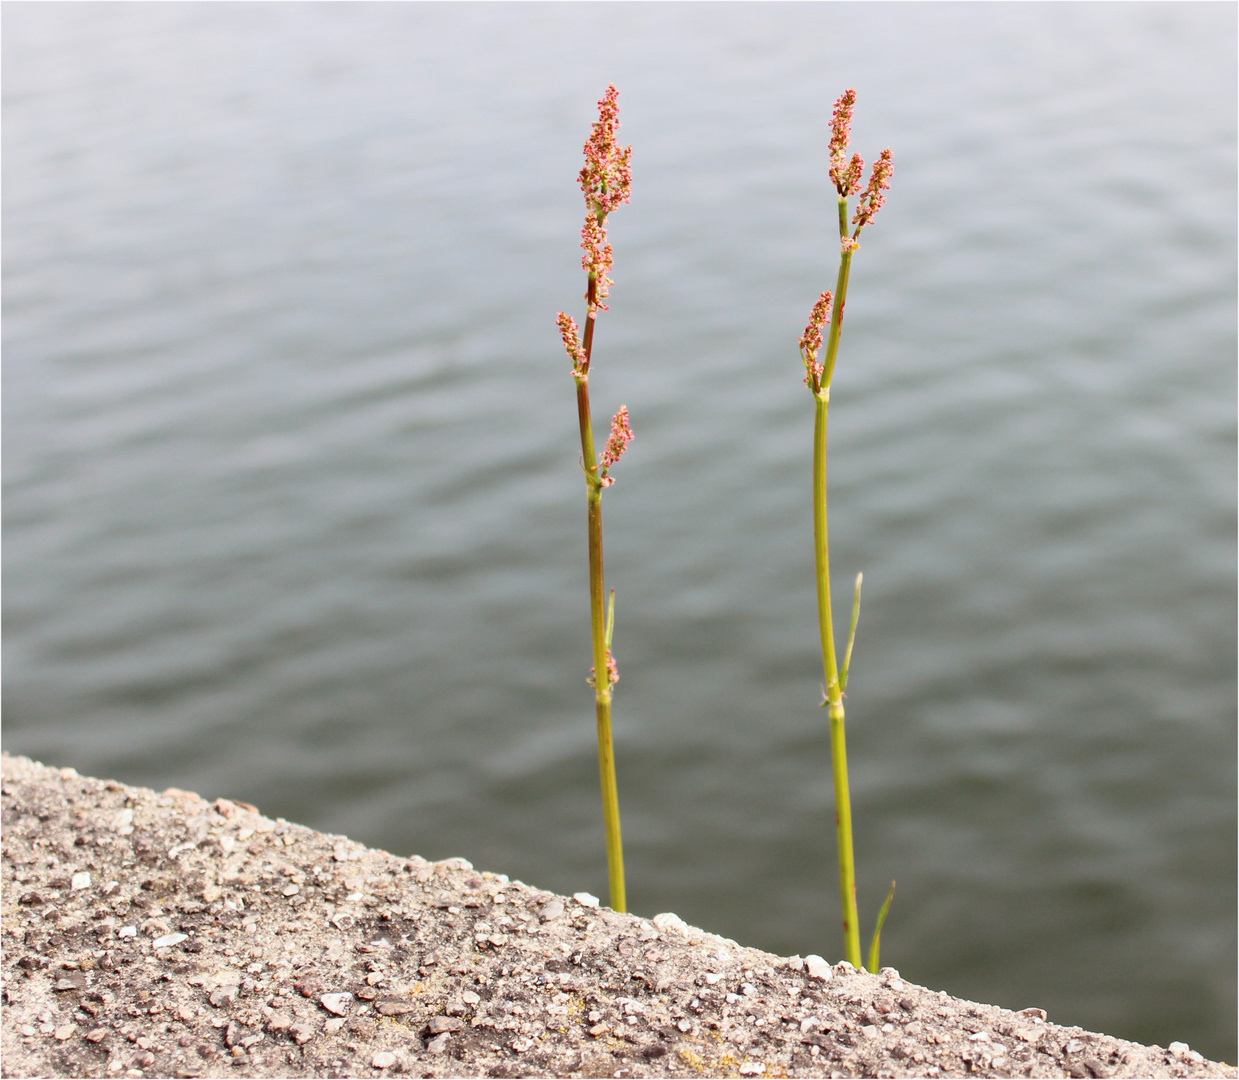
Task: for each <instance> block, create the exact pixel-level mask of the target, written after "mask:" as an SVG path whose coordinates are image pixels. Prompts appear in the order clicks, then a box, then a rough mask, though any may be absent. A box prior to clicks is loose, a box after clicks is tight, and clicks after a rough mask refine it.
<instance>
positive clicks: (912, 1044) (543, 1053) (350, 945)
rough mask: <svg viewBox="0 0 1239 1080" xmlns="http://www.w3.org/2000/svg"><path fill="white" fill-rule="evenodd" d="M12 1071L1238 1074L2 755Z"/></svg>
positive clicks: (7, 1046)
mask: <svg viewBox="0 0 1239 1080" xmlns="http://www.w3.org/2000/svg"><path fill="white" fill-rule="evenodd" d="M3 807H4V836H3V856H4V858H3V895H2V900H3V931H4V948H3V978H4V982H3V996H4V1005H5V1007H4V1010H3V1018H2V1020H0V1030H2V1033H3V1036H4V1039H3V1050H2V1052H0V1065H2V1067H3V1074H4V1075H5V1076H69V1077H84V1076H98V1077H119V1076H124V1077H131V1076H132V1077H144V1076H149V1077H195V1076H202V1077H208V1076H232V1077H251V1076H253V1077H267V1076H282V1077H298V1076H316V1077H318V1076H321V1077H350V1076H365V1077H377V1076H396V1075H413V1076H425V1077H440V1076H488V1077H517V1076H581V1077H586V1076H590V1077H593V1076H633V1077H638V1076H742V1077H776V1076H806V1077H809V1076H814V1077H818V1076H820V1077H829V1076H840V1077H852V1076H872V1077H905V1076H912V1077H935V1076H993V1077H998V1076H1001V1077H1008V1076H1034V1077H1047V1076H1071V1077H1179V1076H1182V1077H1187V1076H1227V1077H1234V1076H1236V1071H1235V1069H1234V1068H1232V1067H1231V1066H1228V1065H1222V1064H1218V1063H1215V1062H1210V1061H1206V1060H1205V1059H1204V1058H1203V1057H1201V1055H1199V1054H1197V1053H1196V1052H1195V1051H1193V1050H1191V1049H1190V1048H1188V1047H1187V1046H1185V1045H1183V1044H1181V1043H1172V1044H1171V1045H1170V1047H1169V1048H1168V1049H1164V1050H1163V1049H1161V1048H1160V1047H1145V1046H1140V1045H1138V1044H1136V1043H1131V1042H1125V1041H1123V1040H1120V1039H1113V1038H1110V1037H1109V1036H1106V1035H1097V1034H1093V1033H1091V1032H1086V1031H1083V1030H1081V1029H1080V1028H1068V1027H1060V1026H1058V1025H1056V1024H1052V1023H1050V1022H1049V1021H1048V1019H1047V1018H1046V1016H1045V1014H1044V1013H1043V1012H1041V1010H1039V1009H1025V1010H1024V1011H1022V1012H1010V1011H1007V1010H1005V1009H999V1008H996V1007H994V1006H990V1005H980V1004H974V1003H972V1002H967V1001H961V1000H959V999H957V998H952V997H949V996H947V995H946V994H944V993H941V992H935V991H932V990H927V989H925V988H924V987H920V986H915V985H913V984H911V983H908V982H906V981H904V980H903V979H901V978H900V977H899V975H898V973H897V972H895V971H893V970H892V969H890V968H884V969H883V970H882V972H881V973H879V974H878V975H868V974H864V973H857V972H855V971H853V970H852V969H851V968H850V967H849V966H848V965H846V964H837V965H834V966H833V967H832V966H831V965H830V964H828V963H826V961H824V960H822V959H821V958H820V957H816V956H810V957H807V958H804V959H801V958H800V957H792V958H790V959H788V958H783V957H777V956H773V955H771V954H769V953H764V952H759V951H757V950H755V949H746V948H743V947H741V946H739V945H737V944H736V943H735V942H734V941H729V940H726V939H723V938H719V937H716V936H714V935H712V934H708V933H706V932H704V931H701V930H698V929H696V928H694V927H691V926H688V925H686V924H685V923H684V922H683V920H681V919H679V918H678V917H676V916H675V915H672V914H662V915H656V916H655V917H654V918H653V919H652V920H647V919H642V918H639V917H637V916H635V915H620V914H617V913H616V912H613V911H611V910H609V909H608V908H606V907H603V906H600V905H599V903H598V900H597V898H596V897H593V896H590V895H589V894H588V893H578V894H577V895H576V896H575V897H563V896H555V895H553V894H551V893H547V892H544V891H541V890H538V889H535V888H531V887H530V886H527V885H525V884H523V883H521V882H518V881H509V880H508V879H507V878H506V877H504V876H503V875H496V874H490V873H485V872H479V871H476V870H474V869H473V867H472V866H470V864H469V863H468V862H466V861H465V860H463V859H448V860H445V861H443V862H438V863H430V862H426V861H425V860H424V859H420V858H417V857H412V858H407V859H402V858H397V857H396V856H393V855H389V854H387V853H386V852H381V851H374V850H371V849H368V848H365V847H362V846H361V845H359V844H356V843H354V842H352V841H350V840H348V839H346V838H344V837H339V836H328V835H325V834H323V833H319V832H315V831H313V830H311V829H306V828H303V827H302V826H299V825H292V824H289V823H288V822H285V821H282V820H275V821H273V820H271V819H269V818H266V817H263V816H262V815H260V814H259V813H257V812H256V811H255V810H254V809H253V808H252V807H247V806H244V805H243V804H240V803H236V802H230V801H228V800H226V799H217V800H215V801H214V802H208V801H206V800H204V799H202V798H200V797H199V796H197V795H195V794H192V793H190V792H184V791H178V790H176V789H174V788H169V789H168V790H167V791H165V792H163V793H162V794H160V793H157V792H154V791H149V790H147V789H144V788H133V787H127V786H125V785H123V784H119V783H117V782H115V781H101V780H93V779H90V778H87V777H82V776H79V775H78V774H77V773H76V772H74V771H73V770H72V769H52V768H47V767H45V766H42V765H39V764H36V763H34V762H31V761H30V760H28V759H26V758H18V757H10V756H8V755H4V758H3Z"/></svg>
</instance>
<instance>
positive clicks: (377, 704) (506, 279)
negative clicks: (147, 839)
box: [3, 3, 1236, 1061]
mask: <svg viewBox="0 0 1239 1080" xmlns="http://www.w3.org/2000/svg"><path fill="white" fill-rule="evenodd" d="M1235 23H1236V13H1235V8H1234V6H1233V5H1229V4H1192V3H1173V4H1156V3H1154V4H1137V5H1129V4H1122V3H1118V4H1103V5H1096V6H1094V5H1089V4H1047V5H1034V6H1025V5H1020V4H1000V5H987V4H965V5H958V6H957V5H953V4H934V3H929V4H915V5H906V6H905V5H898V4H895V5H877V4H874V5H868V4H866V5H859V6H853V5H850V4H828V5H818V4H793V5H780V4H761V5H749V4H727V5H721V6H715V5H711V4H689V5H676V4H641V5H631V6H630V5H625V4H605V5H588V4H580V5H540V4H517V5H500V6H491V5H481V4H465V5H419V4H385V5H374V6H371V5H364V4H356V5H352V4H350V5H333V4H314V5H298V4H279V5H271V6H268V5H264V4H245V5H231V4H223V5H197V4H181V5H132V6H130V5H109V4H91V5H85V6H79V5H76V4H63V5H46V6H44V5H39V4H20V3H9V4H6V5H5V6H4V9H3V72H4V73H3V80H4V82H3V91H4V94H3V104H4V110H3V162H4V174H3V180H4V192H3V196H4V197H3V230H4V241H5V245H4V279H3V286H4V293H3V303H4V310H3V313H4V322H3V345H4V399H3V406H4V511H5V536H4V539H5V562H4V586H5V588H4V620H5V622H4V642H5V646H6V648H5V652H4V692H5V706H6V710H5V727H4V735H5V745H6V747H7V748H8V749H9V750H10V751H12V752H22V753H29V754H31V755H33V756H35V757H38V758H41V759H43V760H46V761H48V762H50V763H55V764H72V765H74V766H76V767H77V768H79V769H80V770H82V771H83V772H87V773H91V774H94V775H100V776H109V777H117V778H120V779H123V780H125V781H128V782H131V783H140V784H148V785H153V786H155V787H159V788H162V787H164V786H167V785H176V786H179V787H184V788H191V789H195V790H198V791H201V792H203V793H205V794H207V795H210V796H217V795H231V796H234V797H237V798H241V799H244V800H247V801H250V802H254V803H256V804H258V805H259V806H260V807H262V809H263V810H265V811H266V812H268V813H271V814H277V815H283V816H285V817H288V818H290V819H293V820H297V821H300V822H304V823H306V824H310V825H313V826H316V827H318V828H320V829H324V830H328V831H332V832H342V833H347V834H349V835H351V836H353V837H355V838H357V839H359V840H362V841H365V842H367V843H369V844H373V845H377V846H381V847H384V848H387V849H389V850H391V851H394V852H398V853H402V854H407V853H412V852H417V853H419V854H421V855H424V856H426V857H429V858H440V857H446V856H451V855H461V856H465V857H467V858H469V859H471V860H472V861H473V862H474V863H475V864H476V865H478V866H480V867H484V868H486V869H490V870H494V871H497V872H499V871H502V872H506V873H508V874H510V875H511V876H513V877H518V878H520V879H522V880H525V881H528V882H530V883H532V884H536V885H538V886H541V887H545V888H551V889H556V890H560V891H568V892H572V891H577V890H581V889H587V890H590V891H592V892H594V893H597V894H598V895H601V896H603V897H604V898H605V896H606V889H607V885H606V868H605V860H604V855H603V840H602V827H601V812H600V807H599V798H598V792H597V776H596V768H597V767H596V758H595V748H594V731H593V715H592V697H591V694H590V691H589V690H588V688H587V687H586V685H585V677H586V675H587V672H588V669H589V665H590V659H589V644H588V615H587V599H586V571H585V513H584V484H583V482H582V478H581V474H580V471H579V468H578V464H577V454H578V446H577V442H576V421H575V412H574V398H573V387H572V380H571V378H570V376H569V366H568V361H567V358H566V357H565V356H564V353H563V350H562V348H561V345H560V343H559V339H558V333H557V331H556V329H555V324H554V319H555V313H556V312H557V311H559V310H561V309H565V308H566V309H567V310H569V311H571V312H573V313H574V314H575V315H576V316H577V317H578V319H579V318H580V317H581V315H582V310H581V309H582V308H583V304H582V301H581V299H580V296H581V293H582V291H583V288H584V279H583V275H582V273H581V270H580V263H579V257H580V253H579V251H578V248H577V234H578V230H579V227H580V221H581V218H582V213H583V207H582V204H581V201H580V192H579V190H578V188H577V186H576V173H577V170H578V169H579V167H580V154H581V145H582V143H583V142H584V140H585V137H586V135H587V134H588V131H589V125H590V123H591V121H592V120H593V119H594V116H595V106H594V103H595V101H596V100H597V99H598V97H600V96H601V94H602V92H603V90H604V89H605V87H606V84H607V83H608V82H609V81H614V82H615V83H616V84H617V85H618V86H619V88H620V102H621V118H622V123H623V127H622V131H621V134H622V136H623V138H624V140H625V142H631V143H632V144H633V145H634V147H635V151H634V173H635V185H634V193H633V197H632V202H631V204H630V205H628V206H624V207H622V208H621V209H620V210H619V211H617V212H616V213H615V214H614V215H613V217H612V218H611V220H610V232H611V240H612V243H613V245H614V248H615V258H616V265H615V271H614V273H613V275H612V276H613V277H614V279H615V288H614V290H613V294H612V299H611V310H610V311H609V312H607V313H605V314H604V315H603V316H602V319H601V322H600V326H599V330H598V339H597V347H596V351H595V375H594V378H593V379H592V380H591V384H592V391H593V398H594V402H595V409H596V419H597V422H598V424H599V426H600V428H601V426H602V425H603V424H605V419H606V417H607V416H609V415H610V413H611V412H612V411H613V410H614V409H615V408H616V407H617V406H618V405H619V404H620V403H621V402H624V403H626V404H627V405H628V406H629V409H630V410H631V414H632V422H633V427H634V429H635V431H636V434H637V439H636V441H635V442H634V443H633V446H632V448H631V450H630V451H629V453H628V455H627V456H626V457H625V459H624V461H623V462H622V463H621V464H620V465H619V466H618V467H617V470H616V476H617V477H618V483H617V484H616V485H615V486H614V487H613V488H611V489H609V490H608V491H607V494H606V499H605V513H606V543H607V557H608V574H609V583H610V584H612V585H614V586H615V587H616V588H617V594H618V599H617V618H616V637H615V650H616V654H617V656H618V658H619V664H620V670H621V674H622V679H621V682H620V684H619V686H618V688H617V698H616V709H615V722H616V743H617V752H618V760H619V782H620V794H621V801H622V808H623V814H624V828H625V840H626V845H627V857H628V875H629V901H630V906H631V907H632V909H633V910H635V911H636V912H638V913H641V914H644V915H647V916H648V915H653V914H655V913H656V912H660V911H675V912H677V913H678V914H680V915H681V916H682V917H683V918H685V919H687V920H688V921H689V922H691V923H695V924H698V925H701V926H704V927H707V928H709V929H711V930H714V931H716V932H719V933H722V934H724V935H726V936H730V937H734V938H736V939H737V940H739V941H741V942H743V943H745V944H748V945H754V946H760V947H764V948H767V949H771V950H774V951H776V952H779V953H783V954H791V953H797V952H799V953H802V954H803V953H809V952H819V953H822V954H824V955H827V956H830V957H833V958H837V957H838V956H839V954H840V944H839V941H838V934H837V930H836V927H837V925H838V914H837V910H836V886H835V883H834V882H835V878H834V874H835V868H834V841H833V797H832V793H831V786H830V773H829V746H828V739H827V732H826V727H825V723H824V721H825V718H824V715H823V713H822V711H821V710H820V709H818V708H817V703H818V700H819V697H820V689H819V687H820V681H821V674H820V672H821V668H820V659H819V656H818V652H817V643H816V637H815V634H816V630H815V625H816V624H815V607H814V605H815V601H814V593H813V564H812V551H811V517H810V515H811V508H810V503H809V468H810V450H811V437H812V412H813V410H812V403H811V399H810V397H809V394H808V392H807V391H806V389H805V388H804V386H803V385H802V383H801V378H802V375H803V369H802V367H801V364H800V361H799V358H798V355H797V348H796V342H797V339H798V338H799V336H800V333H801V330H802V328H803V327H804V324H805V320H806V318H807V316H808V312H809V308H810V307H811V305H812V303H813V300H814V298H815V297H816V296H817V294H818V292H819V291H820V290H821V289H823V288H826V287H829V286H832V285H833V282H834V274H835V269H836V265H837V242H836V241H834V240H833V237H834V229H835V225H834V222H833V212H834V209H833V208H834V196H833V193H832V191H831V190H830V187H829V182H828V180H827V179H826V177H825V171H826V165H827V153H826V144H827V141H828V138H829V131H828V124H829V118H830V109H831V104H832V102H833V101H834V99H835V97H836V96H837V95H838V94H839V93H840V92H841V91H842V90H843V89H845V88H846V87H848V86H855V87H856V88H857V91H858V94H859V103H858V107H857V119H856V124H855V127H854V133H853V134H854V146H855V148H856V149H858V150H859V151H860V152H861V153H862V154H863V155H864V156H865V158H866V159H867V160H871V159H872V158H873V157H874V156H876V154H877V152H878V151H879V150H880V149H881V148H882V147H884V146H887V145H890V146H892V147H893V148H894V150H895V161H896V173H895V180H894V185H893V188H892V190H891V192H890V194H889V201H888V203H887V206H886V208H885V209H884V210H883V211H882V213H881V215H880V216H879V218H878V219H877V221H876V222H875V224H874V225H872V226H871V227H870V228H869V229H867V230H866V231H865V233H864V236H863V245H862V248H861V250H860V252H858V254H857V256H856V260H855V263H854V269H853V274H852V287H851V295H850V298H849V299H850V303H849V306H848V322H847V327H846V331H845V335H844V343H843V349H842V353H841V358H840V361H839V367H838V371H837V374H836V378H835V388H834V389H835V392H834V400H833V405H834V408H833V409H832V421H833V423H832V425H831V426H832V432H831V439H832V443H831V447H832V450H831V468H832V489H831V490H832V497H831V523H832V526H833V527H832V530H831V532H832V540H833V557H834V564H835V574H836V589H837V590H838V595H839V597H840V601H839V602H840V605H841V606H842V605H843V603H844V600H843V598H844V597H846V596H847V594H848V591H849V589H850V582H851V579H852V577H853V576H854V574H855V573H856V571H858V570H863V571H864V573H865V596H864V610H863V614H862V617H861V625H860V631H859V638H858V644H857V647H856V654H855V661H854V664H853V669H852V682H851V685H850V687H849V695H848V705H849V737H850V751H851V758H852V783H853V795H854V810H855V816H856V823H857V826H856V844H857V852H858V861H859V870H860V893H861V906H862V912H863V921H864V923H865V924H866V926H867V925H869V924H870V922H871V920H872V917H873V913H874V912H875V910H876V907H877V905H878V902H879V901H880V899H881V897H882V894H883V892H884V890H885V887H886V883H887V882H888V881H889V880H890V879H891V878H896V879H897V880H898V883H899V885H898V894H897V897H896V901H895V906H894V908H893V911H892V914H891V916H890V921H889V923H888V925H887V930H886V933H885V935H884V950H883V958H884V960H885V962H886V963H888V964H891V965H893V966H895V967H898V968H899V969H900V970H901V972H902V973H903V974H904V975H905V976H906V977H908V978H910V979H913V980H915V981H917V982H920V983H924V984H927V985H929V986H931V987H935V988H942V989H946V990H949V991H951V992H952V993H954V994H957V995H960V996H964V997H970V998H974V999H979V1000H985V1001H991V1002H994V1003H997V1004H1002V1005H1006V1006H1009V1007H1014V1008H1021V1007H1024V1006H1029V1005H1038V1006H1042V1007H1045V1008H1047V1009H1048V1010H1049V1011H1050V1014H1051V1017H1052V1019H1055V1020H1057V1021H1060V1022H1067V1023H1078V1024H1082V1025H1084V1026H1086V1027H1090V1028H1095V1029H1103V1030H1106V1031H1109V1032H1111V1033H1113V1034H1116V1035H1121V1036H1125V1037H1129V1038H1133V1039H1139V1040H1143V1041H1149V1042H1159V1043H1161V1044H1162V1045H1166V1044H1167V1043H1169V1042H1170V1041H1171V1040H1174V1039H1181V1040H1184V1041H1187V1042H1189V1043H1191V1044H1192V1045H1193V1046H1194V1047H1196V1048H1198V1049H1200V1050H1201V1051H1203V1052H1205V1053H1207V1054H1210V1055H1212V1056H1216V1057H1223V1058H1226V1059H1228V1060H1231V1061H1233V1060H1234V1059H1235V1056H1236V1048H1235V1023H1234V1021H1235V973H1236V972H1235V955H1236V942H1235V900H1236V896H1235V880H1236V858H1235V852H1236V830H1235V795H1236V792H1235V749H1236V748H1235V657H1236V640H1235V638H1236V634H1235V628H1236V604H1235V490H1236V487H1235V484H1236V477H1235V460H1236V458H1235V352H1236V313H1235V295H1236V279H1235V224H1236V223H1235V191H1234V180H1235V129H1236V115H1235V114H1236V107H1235V99H1236V95H1235V57H1234V40H1235V30H1236V26H1235Z"/></svg>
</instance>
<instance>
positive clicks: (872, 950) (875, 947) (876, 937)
mask: <svg viewBox="0 0 1239 1080" xmlns="http://www.w3.org/2000/svg"><path fill="white" fill-rule="evenodd" d="M894 899H895V883H894V882H893V881H892V882H891V888H890V892H888V893H887V894H886V899H885V900H884V901H883V902H882V907H881V909H880V910H879V911H878V923H877V925H876V926H875V927H874V928H873V941H872V943H871V944H870V946H869V972H870V974H873V975H876V974H877V973H878V952H879V950H880V949H881V947H882V927H883V925H884V924H885V923H886V913H887V912H888V911H890V909H891V901H892V900H894Z"/></svg>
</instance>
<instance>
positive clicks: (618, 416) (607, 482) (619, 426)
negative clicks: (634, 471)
mask: <svg viewBox="0 0 1239 1080" xmlns="http://www.w3.org/2000/svg"><path fill="white" fill-rule="evenodd" d="M632 439H633V434H632V428H631V427H629V426H628V406H627V405H621V406H620V407H619V409H618V410H617V411H616V413H615V415H614V416H613V417H612V418H611V434H610V437H609V438H608V439H607V445H606V446H605V447H604V448H603V451H602V457H601V459H599V462H598V464H599V465H600V466H601V469H600V472H601V475H602V486H603V487H610V486H611V485H612V484H614V483H615V480H614V478H613V477H611V476H608V475H607V474H608V473H609V472H610V470H611V466H612V465H614V464H615V463H616V462H617V461H619V459H620V458H621V457H623V455H624V451H625V450H627V449H628V444H629V443H630V442H632Z"/></svg>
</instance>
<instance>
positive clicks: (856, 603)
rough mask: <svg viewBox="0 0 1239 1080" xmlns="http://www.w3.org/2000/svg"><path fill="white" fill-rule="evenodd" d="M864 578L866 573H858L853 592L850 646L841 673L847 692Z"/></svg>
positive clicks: (843, 686) (840, 687)
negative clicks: (861, 585)
mask: <svg viewBox="0 0 1239 1080" xmlns="http://www.w3.org/2000/svg"><path fill="white" fill-rule="evenodd" d="M864 580H865V575H864V574H857V575H856V591H855V592H854V593H853V594H852V629H851V630H849V631H848V647H847V651H846V652H845V653H844V654H843V670H842V671H841V672H840V673H839V691H840V693H846V692H847V688H848V668H849V667H850V666H851V664H852V646H853V645H855V644H856V623H857V622H858V621H859V619H860V583H861V582H862V581H864Z"/></svg>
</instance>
